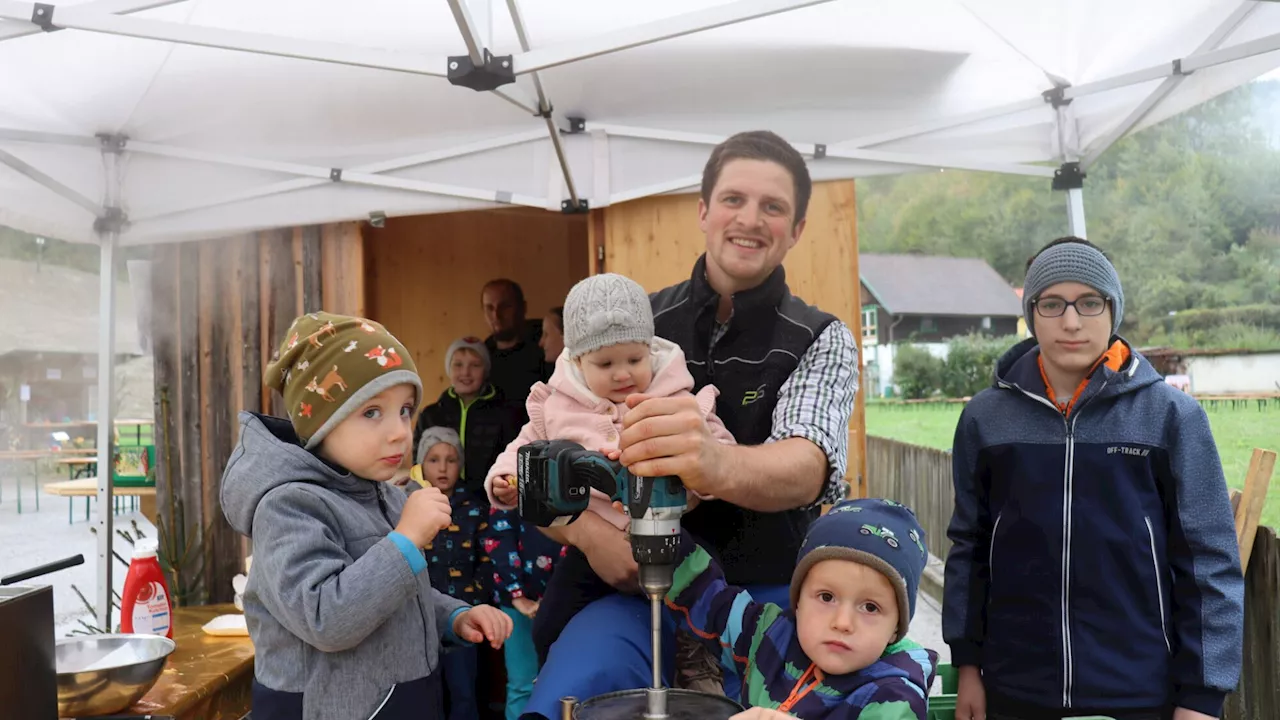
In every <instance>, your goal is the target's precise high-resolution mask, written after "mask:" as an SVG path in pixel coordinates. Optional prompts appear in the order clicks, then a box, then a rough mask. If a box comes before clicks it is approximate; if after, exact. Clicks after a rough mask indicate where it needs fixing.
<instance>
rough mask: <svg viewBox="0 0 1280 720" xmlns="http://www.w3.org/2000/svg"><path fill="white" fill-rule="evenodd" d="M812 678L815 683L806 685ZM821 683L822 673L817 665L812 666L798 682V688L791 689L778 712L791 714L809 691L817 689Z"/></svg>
mask: <svg viewBox="0 0 1280 720" xmlns="http://www.w3.org/2000/svg"><path fill="white" fill-rule="evenodd" d="M810 678H812V679H813V682H811V683H809V684H808V685H805V682H807V681H808V680H809V679H810ZM821 682H822V671H821V670H819V669H818V665H817V663H812V664H810V665H809V669H808V670H805V671H804V674H803V675H801V676H800V679H799V680H798V681H796V686H795V687H793V688H791V694H790V695H788V696H787V699H786V700H785V701H784V702H783V703H782V704H781V705H779V706H778V711H779V712H791V708H793V707H795V705H796V703H798V702H800V700H801V698H803V697H804V696H805V695H808V694H809V691H810V690H812V689H814V688H815V687H817V686H818V684H819V683H821Z"/></svg>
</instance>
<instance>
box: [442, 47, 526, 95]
mask: <svg viewBox="0 0 1280 720" xmlns="http://www.w3.org/2000/svg"><path fill="white" fill-rule="evenodd" d="M448 78H449V82H450V83H452V84H453V85H457V86H460V87H465V88H470V89H472V90H475V91H476V92H489V91H490V90H497V89H498V88H500V87H502V86H503V85H510V84H512V83H514V82H515V81H516V73H515V66H514V64H513V62H512V56H510V55H494V54H493V53H491V52H489V49H488V48H485V49H484V63H483V64H481V65H476V64H475V63H474V62H472V61H471V56H470V55H450V56H449V75H448Z"/></svg>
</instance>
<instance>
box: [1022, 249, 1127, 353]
mask: <svg viewBox="0 0 1280 720" xmlns="http://www.w3.org/2000/svg"><path fill="white" fill-rule="evenodd" d="M1061 282H1078V283H1081V284H1083V285H1088V286H1089V287H1091V288H1093V289H1094V290H1097V291H1098V292H1100V293H1102V294H1103V295H1105V296H1107V298H1109V299H1110V300H1111V334H1112V335H1114V334H1115V333H1116V329H1117V328H1119V327H1120V320H1121V319H1123V318H1124V290H1123V289H1122V288H1121V287H1120V276H1119V275H1118V274H1117V273H1116V268H1115V266H1114V265H1112V264H1111V261H1110V260H1108V259H1107V257H1106V256H1105V255H1103V254H1102V251H1101V250H1098V249H1097V248H1095V247H1091V246H1089V245H1084V244H1081V243H1078V242H1064V243H1061V244H1058V245H1054V246H1053V247H1050V248H1048V249H1047V250H1045V251H1043V252H1041V253H1040V254H1039V255H1037V256H1036V259H1035V260H1034V261H1033V262H1032V263H1031V267H1029V268H1027V279H1026V281H1025V282H1024V283H1023V285H1022V314H1023V316H1025V317H1026V319H1027V328H1028V329H1030V330H1031V334H1032V335H1035V334H1036V330H1035V327H1036V325H1035V318H1034V316H1035V308H1034V306H1032V304H1031V303H1032V301H1033V300H1035V299H1037V298H1039V297H1040V293H1042V292H1044V291H1045V290H1046V289H1048V288H1049V287H1051V286H1053V285H1056V284H1058V283H1061Z"/></svg>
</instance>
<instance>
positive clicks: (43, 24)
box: [31, 3, 62, 32]
mask: <svg viewBox="0 0 1280 720" xmlns="http://www.w3.org/2000/svg"><path fill="white" fill-rule="evenodd" d="M54 9H55V8H54V6H53V5H49V4H47V3H36V4H35V7H34V8H33V9H32V10H31V24H32V25H35V26H36V27H39V28H40V29H41V30H43V31H44V32H54V31H57V30H61V29H62V28H60V27H57V26H56V25H54V24H53V11H54Z"/></svg>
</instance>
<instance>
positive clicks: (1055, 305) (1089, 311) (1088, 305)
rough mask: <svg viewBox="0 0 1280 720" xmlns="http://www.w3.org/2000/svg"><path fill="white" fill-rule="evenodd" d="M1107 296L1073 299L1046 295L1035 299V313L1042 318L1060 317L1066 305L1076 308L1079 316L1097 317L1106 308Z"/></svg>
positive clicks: (1088, 296) (1087, 296) (1065, 309)
mask: <svg viewBox="0 0 1280 720" xmlns="http://www.w3.org/2000/svg"><path fill="white" fill-rule="evenodd" d="M1108 302H1109V300H1108V299H1107V298H1104V297H1101V296H1099V295H1086V296H1085V297H1082V298H1076V299H1075V300H1063V299H1062V298H1056V297H1047V298H1040V299H1038V300H1036V301H1035V303H1034V304H1035V306H1036V314H1037V315H1039V316H1040V317H1043V318H1056V317H1062V315H1063V313H1065V312H1066V311H1067V308H1068V307H1073V308H1075V309H1076V313H1077V314H1079V315H1080V317H1097V316H1099V315H1101V314H1102V313H1103V312H1104V311H1106V309H1107V303H1108Z"/></svg>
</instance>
